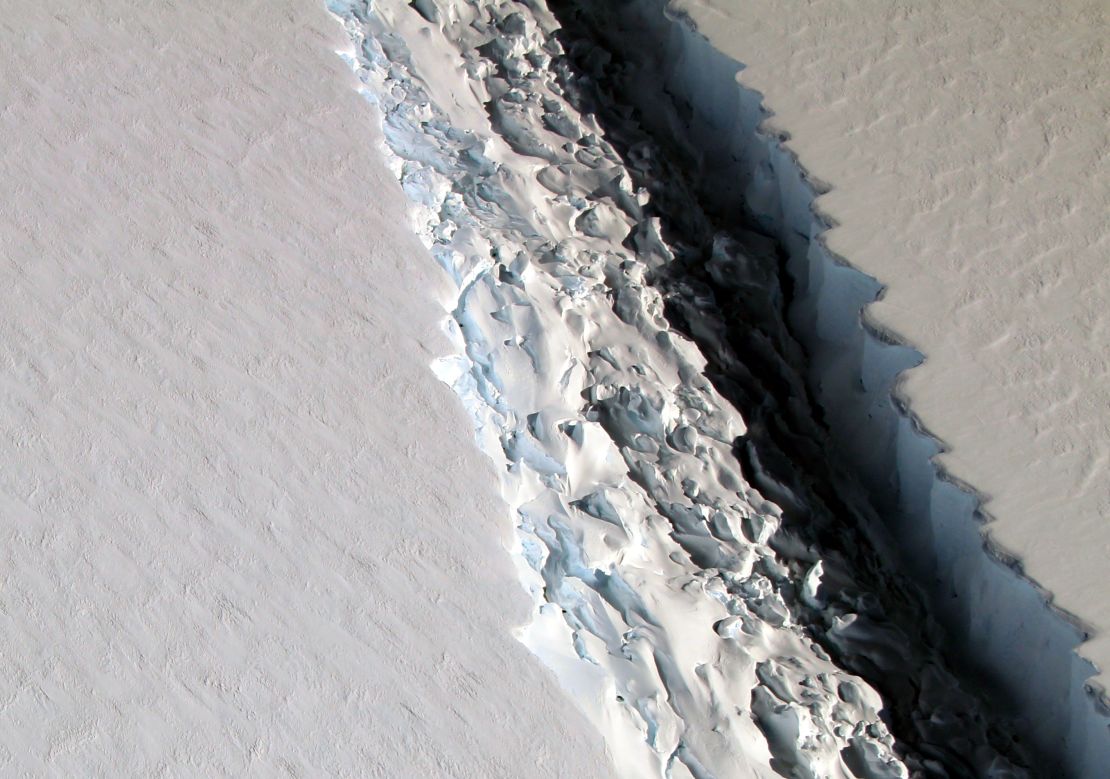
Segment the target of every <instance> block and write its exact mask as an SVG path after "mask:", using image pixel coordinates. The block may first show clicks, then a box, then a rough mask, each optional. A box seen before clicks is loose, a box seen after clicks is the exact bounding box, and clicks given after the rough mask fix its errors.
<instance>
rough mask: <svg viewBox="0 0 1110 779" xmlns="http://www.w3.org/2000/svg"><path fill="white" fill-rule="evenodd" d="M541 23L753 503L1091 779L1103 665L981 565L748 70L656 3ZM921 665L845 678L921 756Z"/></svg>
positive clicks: (971, 509)
mask: <svg viewBox="0 0 1110 779" xmlns="http://www.w3.org/2000/svg"><path fill="white" fill-rule="evenodd" d="M550 6H551V8H552V10H553V11H554V13H555V15H556V16H557V18H558V19H559V22H560V24H561V25H562V31H561V33H560V36H561V40H562V42H563V44H564V46H565V48H566V50H567V52H568V58H567V62H566V67H567V72H566V74H565V76H564V79H565V81H566V83H567V86H568V92H569V93H570V94H571V95H572V96H573V97H574V98H575V99H576V100H577V101H578V102H579V104H580V106H581V108H582V110H584V111H590V112H593V113H595V114H596V115H597V116H598V117H599V121H600V123H601V124H602V126H604V127H605V129H606V133H607V135H606V138H607V140H609V141H610V142H611V143H613V145H614V146H615V147H616V148H618V149H619V150H620V151H621V153H622V154H623V155H624V156H625V157H626V158H627V160H628V161H629V168H630V169H631V170H633V171H635V173H636V174H637V175H638V176H639V182H640V183H642V184H643V185H644V186H646V187H647V188H648V189H649V190H651V192H652V195H653V204H654V205H655V207H656V208H657V209H658V212H659V215H660V216H661V217H662V221H663V224H664V225H665V228H666V231H665V237H666V238H667V240H668V242H669V243H670V244H671V245H672V246H677V247H680V250H679V251H676V252H675V255H676V256H675V260H674V261H673V262H672V263H670V264H668V265H667V266H666V267H665V268H664V269H663V270H661V271H660V272H659V273H658V274H657V275H656V277H655V278H654V279H653V283H654V284H656V285H657V286H658V288H659V289H660V290H662V291H663V294H664V297H665V299H666V302H667V313H668V317H669V318H670V320H671V321H672V323H674V325H675V326H676V329H679V330H681V331H682V332H684V333H686V334H687V335H688V336H689V337H691V338H692V339H693V340H695V341H696V342H697V343H698V345H699V346H700V347H701V349H702V352H703V353H704V354H705V355H706V357H707V358H708V359H709V363H710V365H709V368H708V370H707V375H708V376H710V378H711V379H712V381H713V382H714V383H715V385H716V386H717V387H718V389H719V391H720V392H721V393H722V394H723V395H725V396H726V397H727V398H728V399H729V400H730V401H731V402H733V403H734V404H735V405H736V406H737V407H738V408H739V409H740V410H741V412H742V413H743V415H744V417H745V419H746V420H747V421H748V423H749V425H750V431H749V432H748V434H747V436H746V438H745V440H744V441H742V442H739V444H738V447H737V455H738V457H739V458H740V459H741V461H742V462H748V463H751V462H752V461H753V460H758V461H759V463H760V464H761V466H762V470H763V471H764V472H765V473H766V474H768V475H769V477H770V478H773V480H774V481H776V482H778V487H777V489H776V486H775V485H768V484H766V483H765V482H766V480H767V478H768V477H766V476H765V477H764V482H760V487H761V489H764V490H765V491H766V492H767V494H769V495H771V496H773V498H774V499H775V500H776V501H779V502H781V503H782V505H783V506H784V507H785V508H786V518H787V519H788V524H789V525H791V526H793V527H795V528H798V527H803V528H804V529H805V532H806V533H808V534H810V535H811V537H812V538H814V539H815V540H816V541H817V542H818V543H820V544H821V545H822V546H824V547H826V548H828V549H835V550H836V551H837V552H838V553H840V554H844V555H846V556H847V557H848V558H849V559H851V560H852V562H853V565H854V566H855V571H856V572H857V574H859V575H863V576H866V578H867V581H868V582H869V584H870V586H871V587H872V591H873V592H874V593H875V596H876V597H877V598H878V599H879V600H880V601H881V602H882V604H883V605H882V608H883V609H884V610H885V613H886V614H887V615H888V616H889V617H890V618H891V619H892V620H893V621H894V622H896V623H897V624H898V626H899V629H901V630H903V631H904V632H905V639H906V642H907V651H909V652H913V651H915V650H914V649H913V647H928V648H929V650H928V652H926V655H927V656H928V655H929V653H930V652H935V654H936V656H940V657H944V658H945V660H946V662H947V663H948V664H949V665H950V666H951V667H952V668H954V669H956V670H957V672H958V675H959V676H961V677H962V679H963V683H964V685H965V686H966V687H968V688H969V689H971V688H974V689H976V690H977V692H978V695H979V697H980V698H981V699H983V700H985V701H988V706H987V708H988V710H991V711H993V716H994V717H996V722H998V723H1005V725H1003V726H1001V730H1000V731H999V733H1000V735H999V738H1002V739H1003V740H1005V739H1006V738H1007V737H1006V736H1004V735H1001V733H1002V732H1012V733H1014V734H1016V735H1017V737H1019V738H1021V739H1022V740H1024V741H1026V742H1027V745H1028V747H1030V748H1031V749H1032V751H1033V752H1034V753H1035V754H1036V755H1037V756H1038V757H1037V762H1038V763H1039V764H1040V766H1041V768H1042V770H1043V771H1044V772H1045V775H1052V776H1057V775H1065V774H1066V775H1074V776H1092V777H1093V776H1098V775H1100V772H1101V771H1102V770H1104V768H1105V766H1106V765H1110V736H1108V729H1107V728H1108V720H1107V712H1106V709H1105V704H1104V701H1103V700H1101V699H1100V697H1099V691H1097V690H1094V689H1092V688H1091V687H1090V685H1089V684H1088V682H1087V679H1088V677H1089V676H1090V675H1091V674H1092V671H1093V669H1092V668H1091V666H1090V665H1089V664H1088V663H1087V662H1086V661H1084V660H1082V659H1081V658H1079V657H1078V656H1077V655H1076V654H1075V653H1074V651H1073V650H1074V648H1075V646H1077V644H1078V643H1079V642H1080V641H1081V640H1082V638H1083V632H1082V629H1081V628H1079V627H1076V625H1075V623H1074V622H1073V621H1071V620H1069V619H1067V618H1066V616H1065V615H1061V614H1060V613H1059V612H1056V611H1054V610H1053V609H1051V608H1050V606H1049V605H1048V603H1047V602H1046V594H1045V593H1043V592H1042V591H1040V590H1039V589H1038V588H1037V587H1036V586H1035V584H1034V583H1032V582H1030V581H1028V580H1027V579H1025V578H1023V577H1022V576H1021V575H1020V568H1019V567H1018V566H1017V565H1016V564H1015V563H1014V562H1013V561H1010V560H1007V559H1005V557H1004V556H1002V555H999V554H998V553H996V552H995V551H994V550H992V549H991V548H990V545H989V540H985V538H984V534H983V518H982V515H981V513H980V509H979V500H978V498H977V496H976V495H975V493H974V492H973V491H972V490H971V489H969V488H966V487H964V486H963V485H959V484H957V483H955V482H954V481H953V480H952V479H950V478H948V477H947V475H946V474H944V473H942V472H940V471H939V470H938V468H937V466H936V465H935V464H933V463H932V461H931V458H932V457H933V456H934V455H935V454H936V453H937V452H938V451H939V445H938V443H937V442H936V441H935V440H934V439H932V438H930V437H929V436H928V434H927V433H926V432H925V431H923V430H922V429H921V427H920V425H919V424H918V423H917V421H916V420H915V419H914V418H913V416H912V414H910V413H909V412H910V411H911V409H907V408H906V407H905V404H904V403H903V402H902V401H901V400H900V399H898V398H897V397H896V396H895V392H894V390H895V382H896V380H897V377H898V375H899V374H900V373H901V372H902V371H904V370H906V369H909V368H912V367H913V366H914V365H916V364H918V363H919V362H920V360H921V355H920V354H918V353H917V352H916V351H914V350H913V349H911V348H909V347H906V346H903V345H901V344H899V343H898V342H897V339H895V338H892V337H890V336H888V335H886V334H883V333H880V332H877V331H875V330H874V329H872V328H869V327H868V326H867V325H866V322H865V318H864V316H863V314H862V311H863V309H864V308H865V306H866V305H867V304H868V303H870V302H871V301H873V300H875V299H876V297H877V296H878V295H880V294H881V286H880V285H879V284H878V282H876V281H875V280H874V279H872V278H870V277H868V276H866V275H864V274H862V273H860V272H858V271H856V270H854V269H852V268H851V267H850V266H848V265H847V264H845V263H844V262H842V261H840V260H839V259H838V258H835V257H832V256H831V255H830V254H829V253H828V252H827V250H826V249H825V248H824V246H823V245H822V244H821V241H820V234H821V232H823V231H824V229H825V228H826V225H825V224H824V223H823V222H822V220H821V218H820V216H819V215H818V214H816V213H815V212H814V210H813V208H812V201H813V199H814V198H815V197H816V196H817V194H819V191H818V189H817V188H816V187H815V186H814V185H813V184H812V183H811V182H810V181H809V180H808V179H807V178H806V176H805V173H804V171H803V170H802V169H801V167H800V166H799V164H798V162H797V160H796V159H794V158H793V156H792V155H790V154H789V152H787V151H786V150H785V149H784V148H783V147H782V145H781V142H780V139H778V138H775V137H772V136H769V135H767V134H764V133H762V132H761V131H760V123H761V121H762V120H763V119H764V118H765V117H766V112H765V110H764V109H763V107H762V105H761V96H760V95H758V94H757V93H754V92H752V91H750V90H747V89H745V88H743V87H741V86H740V85H739V84H738V83H737V81H736V74H737V73H738V72H739V71H740V69H741V68H742V66H741V65H740V64H739V63H737V62H735V61H734V60H732V59H730V58H728V57H726V56H725V55H723V54H721V53H720V52H718V51H717V50H715V49H713V48H712V46H711V45H710V44H709V43H708V42H707V41H706V40H705V39H704V38H703V37H702V36H700V35H699V34H698V33H697V31H696V30H695V29H694V28H693V25H692V24H691V23H690V22H689V20H687V19H684V18H681V17H679V16H676V15H673V14H668V12H667V7H666V3H665V2H663V0H625V1H623V2H612V3H606V4H594V3H586V2H579V1H578V0H555V1H554V2H552V3H550ZM578 85H581V86H580V87H579V86H578ZM628 106H632V107H634V109H635V110H633V111H629V110H628V108H627V107H628ZM645 138H650V139H651V144H647V143H645V140H644V139H645ZM649 145H650V146H651V147H652V150H653V151H656V150H658V151H656V156H654V157H652V156H650V155H645V153H644V149H645V148H647V146H649ZM659 152H661V154H660V153H659ZM738 263H739V264H738ZM895 569H901V570H905V571H907V572H908V573H909V576H906V577H903V576H900V575H894V574H892V573H891V571H893V570H895ZM911 582H912V584H911ZM919 593H923V597H922V596H921V595H919ZM925 613H928V614H929V617H930V619H931V620H932V619H935V621H936V622H937V623H939V625H940V627H941V630H936V629H933V628H931V627H927V620H925V619H924V618H923V615H924V614H925ZM845 660H846V662H848V663H849V664H850V662H851V659H850V658H845ZM929 662H931V661H923V662H922V663H920V664H918V666H917V670H916V671H915V672H914V674H915V675H914V676H905V677H902V676H899V675H889V674H887V673H886V672H885V670H884V669H872V673H865V671H864V669H853V670H856V671H857V672H859V673H860V674H861V675H862V676H864V677H865V678H867V679H868V680H869V681H870V682H871V683H872V684H874V685H875V686H876V687H877V688H878V689H880V690H882V691H883V693H884V697H885V698H886V700H887V701H888V703H889V704H890V706H891V712H890V714H891V717H892V718H893V720H894V722H895V728H894V732H895V735H896V736H898V737H899V738H902V739H904V740H906V741H907V742H908V743H911V744H912V743H914V742H915V740H916V739H918V738H919V737H923V736H921V735H920V730H921V723H920V720H919V718H917V717H918V714H917V713H918V712H920V710H921V709H922V708H923V707H924V708H927V707H928V705H929V703H928V702H927V700H926V699H927V698H928V695H927V692H926V685H924V684H923V683H922V679H923V678H925V677H926V676H927V675H928V673H929V672H930V671H929V669H928V663H929ZM926 738H927V737H926ZM960 748H961V747H959V746H957V747H955V751H959V749H960ZM957 773H958V771H957Z"/></svg>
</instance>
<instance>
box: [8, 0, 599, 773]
mask: <svg viewBox="0 0 1110 779" xmlns="http://www.w3.org/2000/svg"><path fill="white" fill-rule="evenodd" d="M343 40H344V37H343V33H342V30H341V29H340V28H339V27H338V26H337V25H336V24H335V21H334V19H333V18H332V17H331V16H330V15H329V14H328V13H327V12H326V10H325V9H324V8H323V7H322V6H321V5H320V4H318V3H316V2H311V1H309V2H303V1H302V0H265V1H264V2H263V1H261V0H259V1H257V2H255V1H252V0H246V1H242V0H240V1H237V2H225V0H190V1H189V2H182V3H170V2H164V1H163V0H158V2H131V1H130V0H99V1H98V2H60V1H55V0H38V1H37V2H14V3H5V4H4V7H3V10H2V12H0V60H2V61H3V68H2V69H0V85H2V87H0V257H2V262H0V279H2V281H0V286H2V289H3V305H2V306H0V365H2V366H3V367H2V371H0V393H2V401H0V429H2V431H3V432H2V435H0V501H2V511H0V536H2V537H0V775H3V776H10V777H35V776H50V777H88V776H102V777H160V776H166V777H218V776H264V777H277V776H303V777H325V776H329V777H340V776H348V777H370V776H385V777H448V776H450V777H474V779H479V778H481V779H485V778H486V777H525V776H528V777H530V776H537V775H539V776H546V777H567V776H583V777H600V776H608V775H611V768H610V765H609V763H608V761H607V760H606V758H605V755H604V751H603V745H602V741H601V739H600V738H599V737H598V735H597V734H596V731H595V730H594V729H593V728H592V727H591V726H590V724H589V723H588V721H587V720H586V719H585V718H584V717H583V716H582V715H581V714H580V713H579V712H578V709H577V708H575V707H574V706H573V705H572V704H571V703H569V702H568V701H567V699H566V697H565V695H564V694H563V693H562V692H561V690H560V688H559V686H558V684H557V683H556V682H555V680H554V678H553V677H552V675H551V674H550V673H549V672H548V671H547V670H546V669H545V668H544V667H543V665H542V664H541V663H540V662H539V661H538V660H536V658H535V657H534V656H533V655H532V654H531V653H529V652H528V651H527V649H525V648H524V647H523V646H521V645H520V643H519V642H518V641H516V640H515V639H514V638H513V637H512V635H511V628H512V626H513V625H518V624H521V623H523V622H524V620H525V619H526V617H527V610H526V604H527V598H526V596H525V595H524V594H523V593H521V590H520V586H519V579H518V577H517V575H516V573H515V571H514V570H513V566H512V564H511V563H510V559H509V557H508V555H507V554H506V553H505V551H504V549H503V547H502V544H501V542H500V541H501V537H502V536H505V535H507V533H506V532H505V530H504V528H505V525H504V519H503V517H504V514H503V509H502V508H501V504H500V502H499V499H498V498H497V496H496V488H495V484H496V481H495V480H496V477H495V475H494V474H493V473H492V472H491V469H490V467H489V464H488V461H486V459H485V458H483V457H482V455H481V454H480V453H479V452H478V451H477V450H476V449H475V447H474V446H473V444H472V443H471V441H472V435H471V429H470V424H469V422H468V420H467V418H466V416H465V414H463V413H462V412H461V411H460V410H459V409H458V405H457V403H456V402H455V399H454V397H453V395H452V393H451V392H450V390H449V389H447V388H446V387H444V386H443V385H442V384H441V383H439V382H438V381H437V380H436V378H435V376H434V375H433V374H432V373H431V371H429V370H428V362H429V361H430V360H431V359H433V358H434V357H435V356H437V355H441V354H444V353H447V352H448V351H449V349H450V345H449V343H448V341H447V340H446V339H445V338H443V336H442V334H441V333H440V332H439V330H438V322H439V319H440V318H441V317H442V311H441V310H440V309H439V307H438V306H437V305H436V304H435V302H434V296H435V294H436V293H437V292H441V293H446V292H447V291H448V286H447V284H446V282H445V280H444V279H443V278H442V274H441V273H440V272H439V271H438V269H436V268H435V267H434V266H432V265H431V263H430V261H429V260H427V259H426V253H425V252H424V249H423V248H422V247H421V246H420V244H419V242H417V241H416V240H415V239H414V238H412V236H411V232H410V231H409V230H408V228H407V223H406V220H405V216H404V212H403V207H402V205H401V204H402V203H403V202H404V197H403V195H402V193H401V190H400V188H399V187H398V186H397V184H396V182H395V181H394V180H393V177H392V176H391V175H390V174H389V172H388V170H387V169H386V168H385V167H384V165H383V164H382V162H381V159H380V155H378V154H377V153H376V152H375V151H374V150H373V148H372V147H373V146H374V145H375V140H376V138H377V137H378V135H377V133H376V131H373V130H372V129H370V128H369V127H368V122H369V116H370V115H371V109H370V107H369V106H367V105H366V103H365V102H364V101H362V100H361V99H360V98H359V97H358V96H357V94H356V93H355V91H354V89H353V88H352V83H353V78H352V77H351V75H350V72H349V71H348V70H347V69H346V68H345V67H344V66H343V64H342V63H341V62H340V61H339V60H338V59H336V57H335V55H334V53H333V52H334V50H335V49H336V47H337V46H339V45H341V44H342V42H343Z"/></svg>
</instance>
